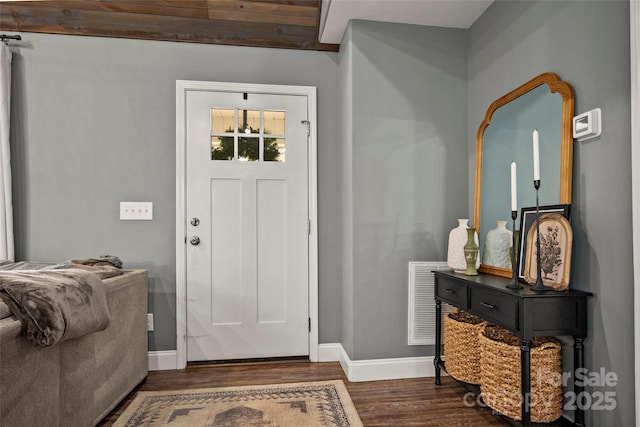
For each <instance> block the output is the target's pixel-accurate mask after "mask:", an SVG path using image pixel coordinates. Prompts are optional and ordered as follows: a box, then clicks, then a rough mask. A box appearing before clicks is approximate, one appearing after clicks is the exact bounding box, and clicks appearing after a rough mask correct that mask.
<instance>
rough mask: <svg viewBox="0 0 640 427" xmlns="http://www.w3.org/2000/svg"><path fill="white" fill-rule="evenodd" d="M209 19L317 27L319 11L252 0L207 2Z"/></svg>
mask: <svg viewBox="0 0 640 427" xmlns="http://www.w3.org/2000/svg"><path fill="white" fill-rule="evenodd" d="M207 3H208V5H209V19H219V20H223V21H243V22H266V23H270V24H286V25H300V26H306V27H315V26H316V25H317V23H318V9H317V8H316V7H310V6H295V5H289V4H281V3H271V2H264V1H251V0H207Z"/></svg>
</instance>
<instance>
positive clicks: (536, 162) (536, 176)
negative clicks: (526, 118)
mask: <svg viewBox="0 0 640 427" xmlns="http://www.w3.org/2000/svg"><path fill="white" fill-rule="evenodd" d="M533 180H534V181H539V180H540V147H539V143H538V129H536V130H534V131H533Z"/></svg>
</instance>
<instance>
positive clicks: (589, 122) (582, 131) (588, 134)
mask: <svg viewBox="0 0 640 427" xmlns="http://www.w3.org/2000/svg"><path fill="white" fill-rule="evenodd" d="M601 113H602V112H601V110H600V109H599V108H595V109H593V110H591V111H587V112H586V113H582V114H579V115H577V116H575V117H574V118H573V137H574V138H575V139H577V140H578V141H586V140H588V139H592V138H596V137H598V136H600V134H601V133H602V119H601Z"/></svg>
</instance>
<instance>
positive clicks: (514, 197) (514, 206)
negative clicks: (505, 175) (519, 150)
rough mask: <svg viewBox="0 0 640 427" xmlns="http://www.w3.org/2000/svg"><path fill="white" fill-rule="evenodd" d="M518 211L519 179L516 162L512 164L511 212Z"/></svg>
mask: <svg viewBox="0 0 640 427" xmlns="http://www.w3.org/2000/svg"><path fill="white" fill-rule="evenodd" d="M517 210H518V178H517V174H516V162H511V211H517Z"/></svg>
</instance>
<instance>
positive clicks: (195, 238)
mask: <svg viewBox="0 0 640 427" xmlns="http://www.w3.org/2000/svg"><path fill="white" fill-rule="evenodd" d="M189 242H190V243H191V244H192V245H193V246H198V245H199V244H200V238H199V237H198V236H193V237H192V238H191V239H190V240H189Z"/></svg>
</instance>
